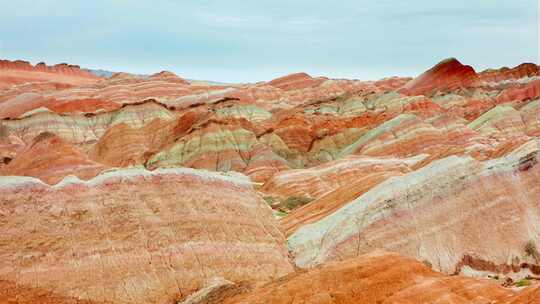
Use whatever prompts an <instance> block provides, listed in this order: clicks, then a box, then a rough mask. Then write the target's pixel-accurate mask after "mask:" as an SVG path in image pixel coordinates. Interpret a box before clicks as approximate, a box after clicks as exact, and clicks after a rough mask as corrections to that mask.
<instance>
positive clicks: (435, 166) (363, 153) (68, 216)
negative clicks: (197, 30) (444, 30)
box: [0, 58, 540, 304]
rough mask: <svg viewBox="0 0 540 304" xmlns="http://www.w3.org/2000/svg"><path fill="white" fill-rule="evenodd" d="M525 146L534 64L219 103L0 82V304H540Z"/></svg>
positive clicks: (217, 97)
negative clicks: (180, 303) (41, 303)
mask: <svg viewBox="0 0 540 304" xmlns="http://www.w3.org/2000/svg"><path fill="white" fill-rule="evenodd" d="M539 137H540V66H537V65H535V64H521V65H519V66H517V67H514V68H499V69H490V70H486V71H480V72H477V71H475V70H474V68H473V67H472V66H469V65H465V64H462V63H461V62H459V61H458V60H457V59H454V58H451V59H446V60H443V61H441V62H440V63H438V64H436V65H435V66H434V67H433V68H431V69H429V70H428V71H426V72H424V73H422V74H421V75H419V76H418V77H415V78H406V77H389V78H384V79H381V80H378V81H361V80H347V79H330V78H326V77H312V76H310V75H308V74H306V73H296V74H291V75H286V76H283V77H280V78H277V79H274V80H271V81H268V82H259V83H248V84H215V83H214V84H213V83H210V82H203V81H192V80H187V79H184V78H182V77H180V76H177V75H175V74H174V73H171V72H167V71H163V72H160V73H156V74H153V75H149V76H140V75H131V74H127V73H115V74H113V75H112V76H110V77H108V78H105V77H99V76H95V75H94V74H92V73H90V72H88V71H86V70H84V69H80V68H79V67H78V66H73V65H66V64H62V65H55V66H47V65H45V64H38V65H36V66H32V65H31V64H29V63H27V62H23V61H7V60H2V61H0V191H1V196H0V228H1V229H2V231H3V233H2V234H1V235H0V257H1V259H0V303H3V302H2V300H3V299H8V300H7V302H6V303H33V302H36V301H42V302H43V303H78V302H80V303H174V302H177V301H184V303H192V304H193V303H200V304H202V303H539V302H538V301H539V300H538V299H539V297H537V295H538V294H539V291H540V287H539V286H540V283H539V280H540V165H539V159H540V138H539ZM381 250H384V251H381ZM389 252H393V253H389ZM4 286H5V288H4ZM359 299H360V300H359ZM535 301H536V302H535Z"/></svg>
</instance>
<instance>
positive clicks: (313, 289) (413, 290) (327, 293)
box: [224, 251, 540, 304]
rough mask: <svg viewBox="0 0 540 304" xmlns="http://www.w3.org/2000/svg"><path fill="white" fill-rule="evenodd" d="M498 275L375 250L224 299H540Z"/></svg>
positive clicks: (527, 301) (478, 301)
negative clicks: (445, 270)
mask: <svg viewBox="0 0 540 304" xmlns="http://www.w3.org/2000/svg"><path fill="white" fill-rule="evenodd" d="M539 290H540V288H536V289H533V288H529V289H528V290H526V291H525V292H523V293H522V294H520V293H518V292H516V291H513V290H510V289H506V288H502V287H501V286H500V285H498V284H497V283H495V282H494V281H493V280H491V281H490V280H474V279H471V278H465V277H461V276H444V275H441V274H440V273H436V272H434V271H432V270H431V269H429V268H428V267H427V266H426V265H423V264H422V263H420V262H418V261H415V260H412V259H408V258H404V257H401V256H399V255H397V254H392V253H385V252H379V251H376V252H373V253H371V254H367V255H363V256H361V257H358V258H355V259H351V260H347V261H343V262H333V263H328V264H326V265H324V266H322V267H317V268H315V269H311V270H309V271H305V272H298V273H295V274H293V275H290V276H287V277H285V278H283V279H281V280H279V281H277V282H274V283H271V284H268V285H265V286H263V287H261V288H258V289H255V290H254V291H252V292H250V293H247V294H243V295H239V296H235V297H232V298H226V299H225V300H224V303H227V304H229V303H231V304H232V303H261V304H262V303H277V304H278V303H321V304H322V303H325V304H332V303H344V304H347V303H351V304H352V303H410V304H413V303H540V300H539V299H538V298H534V297H533V294H534V293H536V294H538V291H539Z"/></svg>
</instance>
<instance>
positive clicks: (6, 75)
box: [0, 60, 100, 90]
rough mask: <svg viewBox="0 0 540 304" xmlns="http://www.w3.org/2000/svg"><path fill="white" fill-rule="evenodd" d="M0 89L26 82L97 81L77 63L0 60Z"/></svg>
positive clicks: (74, 83) (73, 82) (75, 83)
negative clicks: (49, 63) (51, 63)
mask: <svg viewBox="0 0 540 304" xmlns="http://www.w3.org/2000/svg"><path fill="white" fill-rule="evenodd" d="M0 71H1V73H0V90H1V89H3V88H9V87H10V86H12V85H17V84H24V83H28V82H44V81H47V82H55V83H60V84H68V85H84V84H91V83H95V82H96V81H98V80H99V79H100V78H99V77H97V76H96V75H94V74H92V73H90V72H87V71H84V70H81V68H80V67H79V66H77V65H70V64H66V63H61V64H56V65H53V66H48V65H46V64H45V63H43V62H40V63H38V64H36V65H35V66H32V65H31V64H30V63H29V62H27V61H22V60H15V61H9V60H0Z"/></svg>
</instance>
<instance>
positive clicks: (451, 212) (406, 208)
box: [288, 140, 540, 273]
mask: <svg viewBox="0 0 540 304" xmlns="http://www.w3.org/2000/svg"><path fill="white" fill-rule="evenodd" d="M539 151H540V145H539V143H538V141H537V140H533V141H530V142H528V143H527V144H525V145H523V146H522V147H520V148H518V149H517V150H515V151H514V152H512V153H510V154H509V155H507V156H505V157H502V158H499V159H494V160H490V161H486V162H478V161H475V160H474V159H472V158H470V157H457V156H451V157H448V158H445V159H442V160H439V161H435V162H432V163H431V164H429V165H427V166H425V167H423V168H421V169H419V170H417V171H414V172H412V173H409V174H406V175H402V176H398V177H391V178H389V179H388V180H386V181H384V182H382V183H380V184H378V185H377V186H375V187H373V188H371V189H370V190H369V191H367V192H365V193H364V194H362V195H360V196H359V197H358V198H356V199H354V200H352V201H351V202H349V203H348V204H346V205H344V206H343V207H342V208H340V209H339V210H337V211H335V212H333V213H331V214H329V215H328V216H326V217H324V218H322V219H320V220H318V221H316V222H313V223H311V224H307V225H305V226H302V227H300V228H299V229H298V230H297V231H296V232H295V233H293V234H292V235H291V236H290V237H289V239H288V244H289V247H290V249H291V250H292V251H293V253H294V255H295V258H296V264H297V265H299V266H301V267H307V266H312V265H316V264H319V263H322V262H324V261H330V260H341V259H345V258H348V257H352V256H356V255H359V254H362V253H365V252H369V251H371V250H373V249H376V248H385V249H387V250H393V251H397V252H399V253H401V254H404V255H407V256H410V257H414V258H416V259H418V260H420V261H428V262H429V263H431V264H432V265H433V267H434V268H435V269H437V270H439V271H443V272H445V273H454V272H456V271H457V272H461V271H462V269H457V268H458V265H459V261H460V259H461V257H463V256H465V255H473V256H475V257H477V258H480V259H482V260H485V261H491V262H493V263H496V264H505V263H508V262H509V261H518V263H521V262H529V263H535V261H533V260H530V257H528V256H527V254H526V253H525V252H524V245H525V244H526V243H527V242H533V243H539V242H540V233H539V230H538V229H539V227H538V223H540V205H539V204H538V196H539V195H540V187H539V185H540V184H539V183H538V180H539V179H540V166H537V162H536V159H537V158H538V157H539V154H540V153H539ZM426 189H430V190H429V191H426ZM518 219H519V220H518ZM500 244H504V246H501V245H500ZM468 266H469V267H471V268H474V265H468Z"/></svg>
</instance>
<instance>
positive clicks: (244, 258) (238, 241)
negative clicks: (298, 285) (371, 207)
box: [0, 169, 293, 303]
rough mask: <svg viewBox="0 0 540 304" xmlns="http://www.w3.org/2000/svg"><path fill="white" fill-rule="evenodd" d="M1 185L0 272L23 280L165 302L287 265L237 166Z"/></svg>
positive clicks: (70, 292) (84, 296) (273, 226)
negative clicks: (232, 170) (211, 283)
mask: <svg viewBox="0 0 540 304" xmlns="http://www.w3.org/2000/svg"><path fill="white" fill-rule="evenodd" d="M0 187H1V191H2V197H1V198H0V205H1V208H0V210H1V214H0V226H1V229H2V235H1V236H0V244H2V245H1V246H0V257H1V258H0V279H1V280H3V281H7V282H12V283H13V284H17V285H20V286H25V287H26V288H35V289H40V290H50V291H54V294H55V295H57V296H59V297H65V298H74V299H79V300H87V301H90V302H96V303H97V302H100V303H101V302H111V303H170V302H172V301H174V300H175V299H176V300H177V299H180V298H181V297H183V296H184V295H186V294H190V293H191V292H193V291H195V290H197V289H199V288H201V287H202V285H203V284H204V282H206V281H207V280H209V279H210V278H212V277H214V276H219V277H223V278H225V279H227V280H231V281H241V280H247V281H249V282H251V283H253V284H255V283H257V282H265V281H268V280H271V279H274V278H277V277H280V276H283V275H285V274H287V273H289V272H291V271H292V270H293V268H292V266H291V264H290V262H289V259H288V253H287V249H286V247H285V245H284V244H285V242H284V239H283V235H282V234H281V232H280V231H279V228H278V226H277V223H276V222H275V220H274V218H273V216H272V212H271V210H270V208H269V207H268V206H266V204H265V203H264V202H263V201H262V199H261V198H260V196H259V195H257V194H256V193H255V192H254V191H253V190H252V188H251V183H250V181H249V180H248V179H246V178H245V177H243V176H241V175H238V174H232V175H225V174H216V173H210V172H206V171H197V170H192V169H158V170H156V171H153V172H150V171H146V170H145V169H122V170H113V171H108V172H105V173H102V174H101V175H99V176H97V177H95V178H93V179H91V180H89V181H81V180H79V179H77V178H76V177H68V178H66V179H64V180H63V181H61V182H60V183H58V184H56V185H54V186H49V185H47V184H44V183H42V182H41V181H39V180H37V179H35V178H31V177H1V178H0ZM29 219H31V220H29ZM218 253H219V254H218ZM10 284H11V283H10Z"/></svg>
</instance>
